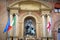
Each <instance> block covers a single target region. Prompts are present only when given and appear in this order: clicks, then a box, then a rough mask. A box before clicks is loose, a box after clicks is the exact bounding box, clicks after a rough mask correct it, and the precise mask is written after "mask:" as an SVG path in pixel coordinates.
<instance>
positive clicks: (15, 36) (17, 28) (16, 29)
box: [13, 14, 19, 40]
mask: <svg viewBox="0 0 60 40" xmlns="http://www.w3.org/2000/svg"><path fill="white" fill-rule="evenodd" d="M15 16H16V25H15V26H14V30H13V31H14V35H13V40H18V34H19V33H18V32H19V27H18V15H17V14H16V15H15Z"/></svg>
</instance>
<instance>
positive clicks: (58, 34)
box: [57, 25, 60, 40]
mask: <svg viewBox="0 0 60 40" xmlns="http://www.w3.org/2000/svg"><path fill="white" fill-rule="evenodd" d="M57 40H60V25H59V26H58V33H57Z"/></svg>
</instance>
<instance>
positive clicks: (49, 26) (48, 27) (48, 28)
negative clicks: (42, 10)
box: [47, 22, 51, 32]
mask: <svg viewBox="0 0 60 40" xmlns="http://www.w3.org/2000/svg"><path fill="white" fill-rule="evenodd" d="M50 28H51V23H50V22H48V24H47V30H48V32H50Z"/></svg>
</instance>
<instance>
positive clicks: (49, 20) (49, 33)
mask: <svg viewBox="0 0 60 40" xmlns="http://www.w3.org/2000/svg"><path fill="white" fill-rule="evenodd" d="M48 22H50V31H49V32H48V37H52V33H51V30H52V28H51V26H52V23H51V22H52V19H51V16H50V15H49V14H48V16H47V23H48ZM47 31H48V30H47Z"/></svg>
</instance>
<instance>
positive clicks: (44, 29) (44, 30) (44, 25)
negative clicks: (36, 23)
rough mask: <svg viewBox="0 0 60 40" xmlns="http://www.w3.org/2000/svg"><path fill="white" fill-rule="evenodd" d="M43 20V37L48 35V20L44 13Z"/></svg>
mask: <svg viewBox="0 0 60 40" xmlns="http://www.w3.org/2000/svg"><path fill="white" fill-rule="evenodd" d="M42 22H43V29H42V30H43V37H46V24H45V22H46V20H45V15H42Z"/></svg>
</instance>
